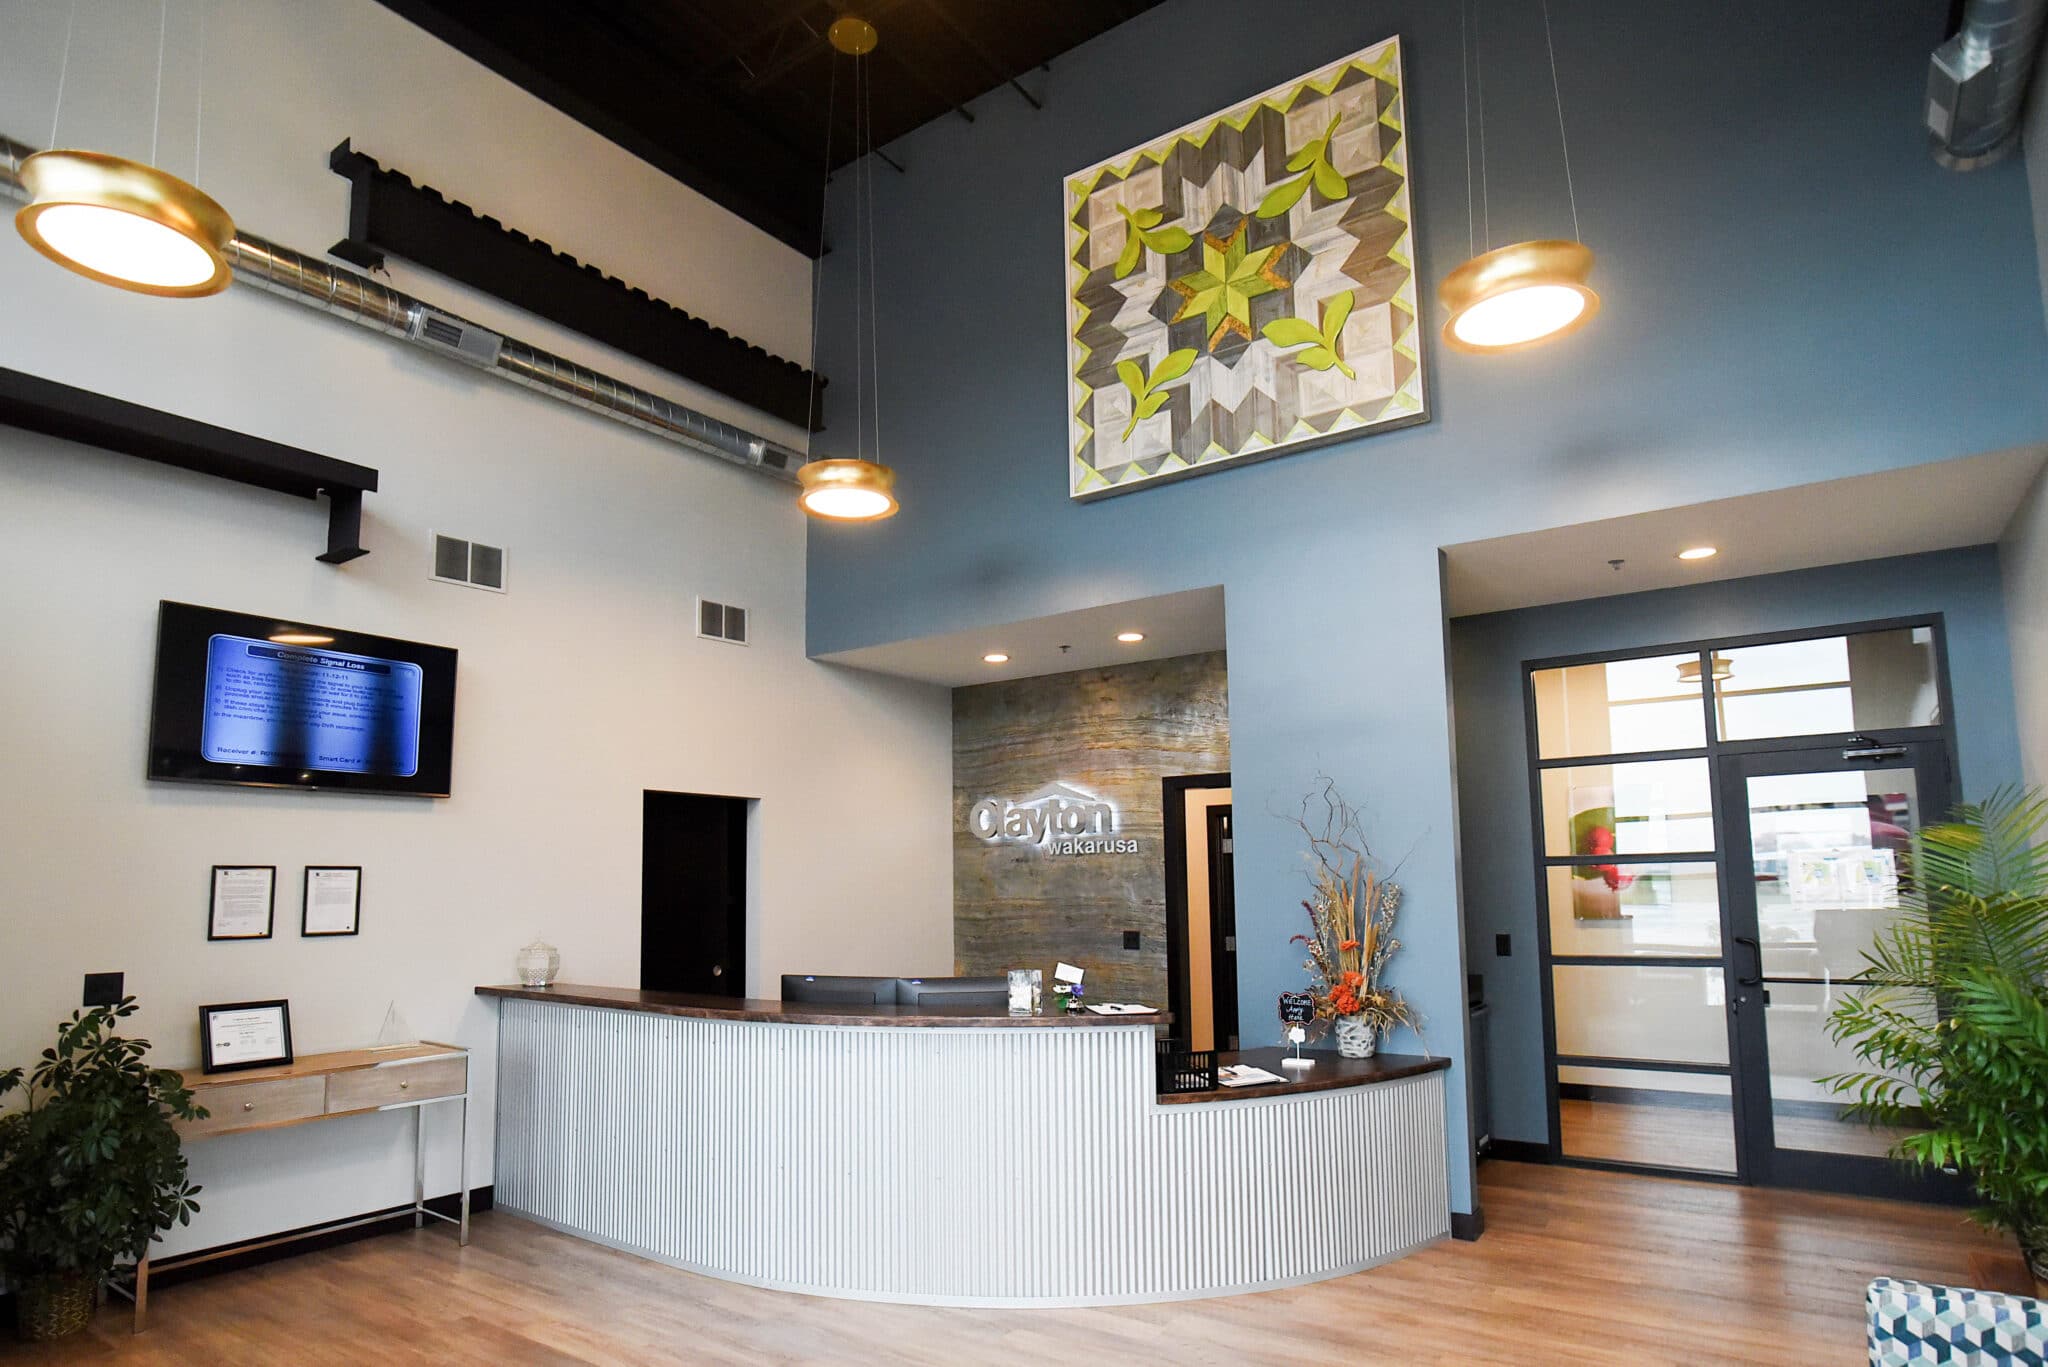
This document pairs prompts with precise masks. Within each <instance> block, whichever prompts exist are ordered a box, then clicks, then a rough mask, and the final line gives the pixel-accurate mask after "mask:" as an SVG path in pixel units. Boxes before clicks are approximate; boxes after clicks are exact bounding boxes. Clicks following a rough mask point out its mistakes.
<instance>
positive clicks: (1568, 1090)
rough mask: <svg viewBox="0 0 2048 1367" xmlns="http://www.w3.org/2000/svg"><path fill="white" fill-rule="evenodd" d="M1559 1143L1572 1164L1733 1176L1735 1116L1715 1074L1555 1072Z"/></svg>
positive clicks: (1723, 1082) (1724, 1083)
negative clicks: (1598, 1162) (1596, 1162)
mask: <svg viewBox="0 0 2048 1367" xmlns="http://www.w3.org/2000/svg"><path fill="white" fill-rule="evenodd" d="M1557 1090H1558V1098H1557V1118H1558V1126H1559V1138H1560V1139H1561V1141H1562V1144H1563V1148H1564V1152H1565V1154H1566V1155H1567V1156H1568V1157H1571V1158H1602V1159H1606V1160H1608V1161H1610V1162H1618V1163H1654V1164H1656V1165H1658V1166H1659V1167H1667V1168H1691V1169H1693V1170H1695V1171H1698V1172H1734V1171H1735V1110H1734V1099H1733V1090H1734V1089H1733V1088H1732V1087H1731V1086H1730V1083H1729V1079H1728V1078H1727V1077H1726V1076H1724V1075H1721V1074H1717V1073H1664V1072H1656V1071H1653V1070H1650V1069H1637V1068H1576V1067H1573V1066H1571V1065H1570V1064H1564V1065H1561V1066H1559V1068H1558V1070H1557Z"/></svg>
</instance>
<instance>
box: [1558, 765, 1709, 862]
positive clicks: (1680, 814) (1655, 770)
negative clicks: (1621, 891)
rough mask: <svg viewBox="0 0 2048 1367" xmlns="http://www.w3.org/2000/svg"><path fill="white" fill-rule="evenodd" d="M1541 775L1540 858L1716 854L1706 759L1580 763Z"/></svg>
mask: <svg viewBox="0 0 2048 1367" xmlns="http://www.w3.org/2000/svg"><path fill="white" fill-rule="evenodd" d="M1541 772H1542V786H1543V852H1544V853H1545V854H1548V855H1591V856H1598V855H1603V854H1619V855H1629V854H1671V853H1674V852H1678V851H1685V852H1693V851H1704V850H1711V849H1713V848H1714V798H1713V784H1712V781H1711V780H1710V779H1709V777H1708V774H1707V762H1706V761H1705V760H1704V759H1666V760H1653V761H1651V762H1649V763H1643V764H1583V765H1575V766H1572V767H1570V768H1562V769H1545V770H1543V771H1541Z"/></svg>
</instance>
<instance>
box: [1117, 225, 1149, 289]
mask: <svg viewBox="0 0 2048 1367" xmlns="http://www.w3.org/2000/svg"><path fill="white" fill-rule="evenodd" d="M1144 250H1145V244H1144V241H1143V240H1142V239H1141V238H1140V237H1139V236H1138V233H1137V230H1136V229H1132V230H1131V231H1130V232H1129V233H1127V234H1125V236H1124V249H1123V252H1122V254H1121V255H1119V256H1118V257H1117V259H1116V278H1117V279H1119V280H1121V279H1123V278H1124V277H1125V276H1127V275H1129V274H1130V273H1131V272H1132V271H1134V270H1136V269H1137V268H1138V254H1139V253H1140V252H1142V251H1144Z"/></svg>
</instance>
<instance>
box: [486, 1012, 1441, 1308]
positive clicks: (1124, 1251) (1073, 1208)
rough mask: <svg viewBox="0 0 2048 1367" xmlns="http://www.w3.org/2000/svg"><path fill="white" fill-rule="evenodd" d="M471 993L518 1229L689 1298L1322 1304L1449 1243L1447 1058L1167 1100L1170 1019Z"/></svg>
mask: <svg viewBox="0 0 2048 1367" xmlns="http://www.w3.org/2000/svg"><path fill="white" fill-rule="evenodd" d="M477 991H478V993H480V994H482V995H485V996H490V997H496V998H498V999H500V1000H499V1015H498V1117H497V1118H498V1123H497V1156H496V1165H495V1177H494V1181H495V1199H496V1204H497V1208H498V1209H500V1210H506V1211H511V1212H513V1213H515V1214H518V1215H521V1216H524V1217H526V1218H529V1219H533V1220H536V1221H539V1222H541V1223H543V1224H546V1225H550V1226H552V1227H554V1228H556V1229H560V1230H564V1231H566V1232H568V1233H571V1234H576V1235H580V1236H582V1237H584V1238H587V1239H592V1240H595V1241H597V1242H599V1243H604V1244H609V1245H611V1246H613V1247H616V1248H621V1249H625V1250H627V1251H629V1252H632V1253H637V1254H640V1255H642V1256H645V1257H648V1258H653V1259H657V1260H659V1261H661V1262H665V1263H670V1264H673V1265H674V1266H677V1267H682V1268H687V1269H689V1270H691V1271H693V1272H701V1273H705V1274H707V1275H710V1276H714V1277H722V1278H726V1279H728V1280H731V1281H738V1282H745V1283H748V1284H751V1285H755V1286H764V1287H772V1288H776V1289H781V1290H790V1291H803V1292H810V1293H813V1294H817V1295H826V1296H844V1297H852V1298H856V1299H864V1300H887V1301H904V1302H911V1303H915V1304H924V1305H1092V1304H1116V1303H1128V1302H1144V1301H1164V1300H1175V1299H1181V1298H1186V1297H1195V1296H1216V1295H1227V1294H1229V1293H1232V1292H1239V1291H1254V1290H1261V1289H1264V1288H1268V1287H1276V1286H1287V1285H1292V1284H1295V1283H1300V1282H1309V1281H1317V1280H1320V1279H1323V1278H1326V1277H1334V1276H1339V1275H1342V1274H1344V1273H1346V1272H1353V1271H1357V1270H1358V1269H1360V1268H1365V1267H1370V1266H1372V1265H1373V1264H1375V1263H1379V1262H1384V1261H1386V1260H1388V1259H1390V1258H1396V1257H1399V1256H1401V1255H1402V1254H1404V1253H1408V1252H1410V1251H1412V1250H1414V1249H1416V1248H1419V1247H1421V1246H1423V1245H1425V1244H1428V1243H1431V1242H1433V1241H1435V1240H1437V1239H1441V1238H1443V1237H1445V1236H1446V1235H1447V1234H1448V1233H1449V1230H1450V1212H1449V1206H1448V1201H1447V1190H1448V1188H1447V1182H1446V1176H1445V1168H1444V1162H1445V1147H1444V1073H1443V1069H1444V1067H1445V1066H1446V1065H1445V1064H1444V1062H1443V1061H1442V1060H1430V1059H1422V1058H1413V1057H1406V1056H1400V1055H1388V1056H1382V1057H1381V1058H1379V1059H1374V1060H1367V1061H1358V1060H1338V1059H1336V1058H1335V1056H1327V1057H1326V1058H1325V1060H1324V1062H1322V1063H1319V1065H1318V1067H1317V1068H1316V1069H1312V1070H1309V1072H1310V1076H1309V1077H1308V1078H1307V1079H1305V1080H1304V1081H1303V1082H1302V1083H1299V1084H1294V1085H1289V1086H1285V1087H1273V1088H1264V1089H1259V1090H1258V1091H1257V1092H1256V1093H1255V1094H1251V1095H1240V1094H1236V1093H1232V1092H1228V1091H1224V1092H1215V1093H1202V1094H1197V1095H1194V1096H1189V1095H1185V1094H1181V1095H1175V1096H1172V1097H1170V1098H1166V1097H1160V1096H1158V1095H1156V1093H1155V1082H1154V1074H1155V1063H1154V1044H1153V1041H1154V1029H1153V1026H1154V1024H1155V1023H1156V1018H1136V1019H1134V1018H1131V1017H1122V1018H1118V1017H1100V1016H1093V1015H1081V1016H1061V1015H1047V1016H1023V1017H1013V1016H1007V1015H992V1014H989V1013H987V1012H986V1011H981V1010H976V1009H972V1008H967V1009H961V1008H945V1007H939V1008H929V1007H927V1008H916V1007H899V1006H841V1005H802V1006H800V1005H795V1004H790V1005H787V1006H785V1005H784V1004H782V1003H779V1002H767V1001H740V1000H735V999H730V998H720V997H692V996H681V995H674V994H665V993H654V992H640V991H634V990H628V989H619V988H601V987H576V986H569V985H559V984H558V985H556V986H554V987H550V988H538V989H529V988H521V987H479V988H478V989H477ZM1275 1071H1277V1069H1276V1070H1275ZM1317 1074H1320V1076H1317Z"/></svg>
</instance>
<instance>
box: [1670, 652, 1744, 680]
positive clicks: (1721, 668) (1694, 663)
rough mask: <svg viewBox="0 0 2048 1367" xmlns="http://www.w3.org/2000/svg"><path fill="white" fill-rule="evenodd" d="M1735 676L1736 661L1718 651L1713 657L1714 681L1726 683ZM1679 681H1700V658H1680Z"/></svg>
mask: <svg viewBox="0 0 2048 1367" xmlns="http://www.w3.org/2000/svg"><path fill="white" fill-rule="evenodd" d="M1734 677H1735V662H1734V661H1733V660H1731V659H1729V658H1728V657H1727V656H1726V655H1722V654H1719V653H1718V652H1717V653H1716V654H1715V655H1714V657H1713V670H1712V678H1713V680H1714V682H1715V683H1726V682H1727V681H1728V680H1730V679H1732V678H1734ZM1678 681H1679V682H1680V683H1686V684H1696V683H1698V682H1699V681H1700V662H1699V661H1698V660H1680V661H1679V662H1678Z"/></svg>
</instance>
